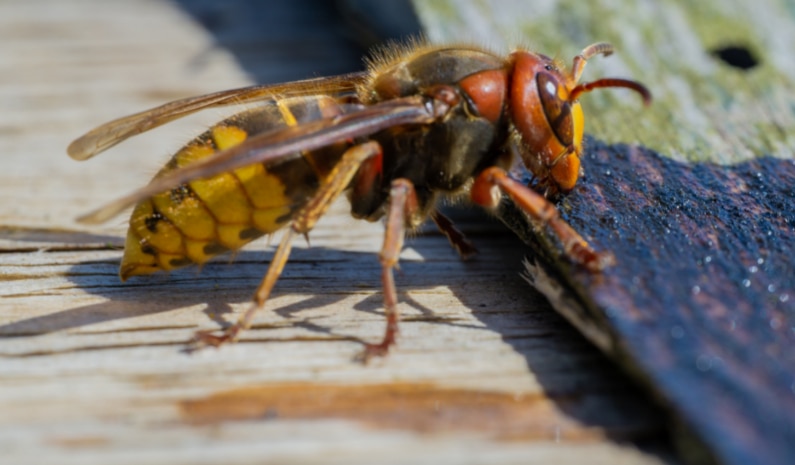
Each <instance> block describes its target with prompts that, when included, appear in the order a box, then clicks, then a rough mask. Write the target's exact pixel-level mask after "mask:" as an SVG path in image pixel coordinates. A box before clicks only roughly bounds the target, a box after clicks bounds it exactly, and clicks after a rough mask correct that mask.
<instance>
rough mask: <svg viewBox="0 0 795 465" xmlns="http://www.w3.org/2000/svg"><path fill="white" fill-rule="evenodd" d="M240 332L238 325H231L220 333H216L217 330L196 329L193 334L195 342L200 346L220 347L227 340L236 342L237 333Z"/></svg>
mask: <svg viewBox="0 0 795 465" xmlns="http://www.w3.org/2000/svg"><path fill="white" fill-rule="evenodd" d="M238 332H240V330H239V328H238V327H237V325H233V326H230V327H229V328H227V329H225V330H224V331H223V332H222V333H221V334H220V335H219V334H215V331H212V330H204V331H196V334H194V335H193V340H192V342H193V344H194V345H196V346H198V347H206V346H210V347H220V346H221V345H223V344H226V343H227V342H234V341H235V340H236V339H237V333H238Z"/></svg>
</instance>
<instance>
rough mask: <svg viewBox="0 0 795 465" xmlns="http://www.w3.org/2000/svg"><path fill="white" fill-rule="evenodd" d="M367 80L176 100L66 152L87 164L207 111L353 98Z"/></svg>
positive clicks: (354, 77)
mask: <svg viewBox="0 0 795 465" xmlns="http://www.w3.org/2000/svg"><path fill="white" fill-rule="evenodd" d="M366 77H367V74H366V73H364V72H359V73H350V74H343V75H340V76H332V77H323V78H317V79H307V80H304V81H296V82H289V83H285V84H267V85H258V86H250V87H242V88H239V89H232V90H225V91H221V92H215V93H212V94H207V95H201V96H198V97H189V98H185V99H182V100H176V101H173V102H169V103H166V104H164V105H161V106H159V107H156V108H152V109H150V110H146V111H142V112H140V113H135V114H133V115H129V116H125V117H123V118H119V119H116V120H113V121H111V122H109V123H105V124H103V125H101V126H99V127H97V128H95V129H93V130H91V131H89V132H88V133H86V134H85V135H83V136H82V137H80V138H78V139H77V140H75V141H74V142H72V143H71V144H70V145H69V148H67V149H66V151H67V153H68V154H69V156H70V157H72V158H74V159H75V160H87V159H89V158H91V157H93V156H94V155H97V154H98V153H101V152H103V151H105V150H107V149H109V148H110V147H113V146H114V145H116V144H118V143H119V142H122V141H124V140H125V139H128V138H130V137H132V136H136V135H138V134H141V133H142V132H146V131H148V130H150V129H154V128H156V127H158V126H161V125H163V124H166V123H168V122H170V121H173V120H175V119H178V118H182V117H183V116H187V115H189V114H191V113H195V112H197V111H200V110H204V109H206V108H212V107H221V106H226V105H237V104H242V103H250V102H258V101H263V100H272V99H274V98H275V97H298V96H303V95H315V94H327V95H335V96H345V95H351V96H353V95H354V94H355V92H356V88H357V86H358V85H360V84H361V83H363V82H364V81H365V79H366Z"/></svg>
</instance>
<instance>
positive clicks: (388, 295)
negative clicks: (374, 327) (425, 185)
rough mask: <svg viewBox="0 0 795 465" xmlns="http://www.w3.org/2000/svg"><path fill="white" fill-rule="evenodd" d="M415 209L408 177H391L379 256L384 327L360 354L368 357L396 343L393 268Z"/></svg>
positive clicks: (396, 324)
mask: <svg viewBox="0 0 795 465" xmlns="http://www.w3.org/2000/svg"><path fill="white" fill-rule="evenodd" d="M416 211H417V194H416V193H415V192H414V185H413V184H412V183H411V181H409V180H408V179H396V180H394V181H392V188H391V189H390V191H389V212H388V214H387V218H386V230H385V232H384V245H383V246H382V247H381V253H380V254H379V256H378V258H379V259H380V260H381V282H382V285H383V287H384V312H385V313H386V331H385V332H384V339H383V340H382V341H381V342H380V343H378V344H367V345H366V346H365V350H364V354H362V358H363V359H364V360H365V361H367V360H369V359H370V358H371V357H373V356H384V355H386V354H387V352H389V348H390V347H391V346H392V345H393V344H394V343H395V338H396V336H397V333H398V319H399V318H398V309H397V289H395V279H394V276H393V274H392V269H393V268H395V267H396V266H397V262H398V258H399V256H400V251H401V249H402V248H403V239H404V237H405V235H406V218H411V216H412V215H414V214H415V213H416Z"/></svg>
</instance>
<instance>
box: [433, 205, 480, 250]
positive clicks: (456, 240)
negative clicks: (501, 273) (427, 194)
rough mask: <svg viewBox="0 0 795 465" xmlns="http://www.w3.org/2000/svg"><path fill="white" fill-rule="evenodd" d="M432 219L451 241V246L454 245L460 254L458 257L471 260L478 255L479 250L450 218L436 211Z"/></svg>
mask: <svg viewBox="0 0 795 465" xmlns="http://www.w3.org/2000/svg"><path fill="white" fill-rule="evenodd" d="M431 219H432V220H433V222H434V223H436V227H437V228H439V231H441V232H442V234H444V235H445V236H447V240H448V241H450V245H452V246H453V248H454V249H455V250H456V252H458V255H460V256H461V260H465V261H466V260H469V259H470V258H472V257H474V256H475V255H476V254H477V253H478V249H477V248H475V245H474V244H472V242H470V241H469V239H467V238H466V236H464V233H462V232H461V231H460V230H459V229H458V228H456V227H455V225H454V224H453V222H452V221H451V220H450V218H448V217H446V216H445V215H443V214H442V212H440V211H439V210H434V211H433V213H431Z"/></svg>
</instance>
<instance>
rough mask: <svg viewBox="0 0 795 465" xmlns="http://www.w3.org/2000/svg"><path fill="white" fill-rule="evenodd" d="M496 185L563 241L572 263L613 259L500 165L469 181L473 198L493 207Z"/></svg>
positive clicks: (599, 264)
mask: <svg viewBox="0 0 795 465" xmlns="http://www.w3.org/2000/svg"><path fill="white" fill-rule="evenodd" d="M495 188H498V189H499V190H500V191H502V192H505V193H506V194H508V196H509V197H511V199H512V200H513V201H514V203H516V205H517V206H518V207H519V208H521V209H522V210H523V211H524V212H525V213H527V214H528V215H530V216H531V217H532V218H535V219H537V220H539V221H541V222H542V223H543V224H545V225H546V226H549V228H550V229H551V230H552V232H553V233H554V234H555V236H557V238H558V239H559V240H560V242H561V244H563V253H565V254H566V255H567V256H568V257H569V258H570V259H571V260H572V261H573V262H574V263H578V264H580V265H583V266H585V267H586V268H588V269H589V270H591V271H600V270H603V269H604V268H606V267H608V266H610V265H612V264H613V263H614V258H613V255H612V254H610V253H599V252H597V251H595V250H594V249H593V248H591V246H590V245H588V242H586V241H585V239H583V238H582V236H580V235H579V233H577V231H575V230H574V229H572V227H571V226H569V224H568V223H566V222H565V221H563V219H561V218H560V213H558V210H557V209H556V208H555V206H554V205H552V204H551V203H550V202H549V201H548V200H547V199H545V198H544V197H543V196H541V195H540V194H538V193H536V192H535V191H533V190H532V189H530V188H528V187H527V186H525V185H524V184H522V183H520V182H518V181H516V180H514V179H512V178H511V177H510V176H508V174H507V173H506V172H505V170H503V169H502V168H498V167H491V168H487V169H486V170H484V171H483V172H482V173H480V175H478V177H477V178H476V179H475V183H474V184H473V185H472V191H471V195H472V200H473V201H474V202H475V203H477V204H479V205H483V206H487V207H493V206H496V205H497V202H499V195H498V194H499V193H498V192H495Z"/></svg>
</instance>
